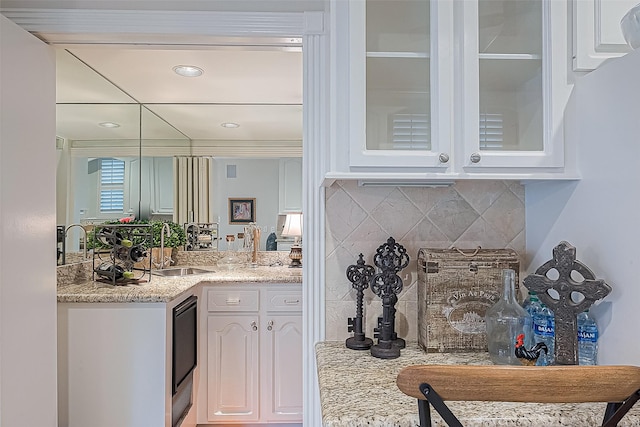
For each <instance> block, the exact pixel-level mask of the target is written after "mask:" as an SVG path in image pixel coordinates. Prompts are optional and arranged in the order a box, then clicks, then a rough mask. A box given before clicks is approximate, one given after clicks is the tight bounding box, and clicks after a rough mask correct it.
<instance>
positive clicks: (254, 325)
mask: <svg viewBox="0 0 640 427" xmlns="http://www.w3.org/2000/svg"><path fill="white" fill-rule="evenodd" d="M251 329H253V330H254V331H257V330H258V324H257V323H256V322H255V321H254V322H251Z"/></svg>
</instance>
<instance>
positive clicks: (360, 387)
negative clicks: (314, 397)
mask: <svg viewBox="0 0 640 427" xmlns="http://www.w3.org/2000/svg"><path fill="white" fill-rule="evenodd" d="M316 358H317V364H318V381H319V384H320V403H321V407H322V424H323V426H324V427H361V426H362V427H365V426H366V427H415V426H418V425H419V424H418V403H417V400H416V399H414V398H412V397H409V396H407V395H405V394H404V393H402V392H401V391H400V390H399V389H398V387H397V385H396V376H397V375H398V372H400V370H401V369H402V368H403V367H405V366H409V365H417V364H430V363H431V364H480V365H488V364H491V362H490V361H489V358H488V355H487V354H486V353H425V352H423V351H422V350H421V349H420V348H419V347H418V345H417V343H415V342H414V343H408V344H407V348H405V349H402V350H401V355H400V357H399V358H397V359H391V360H383V359H377V358H375V357H373V356H371V353H370V352H369V351H356V350H350V349H348V348H346V347H345V345H344V343H343V342H321V343H318V344H316ZM522 386H523V387H544V384H523V385H522ZM447 405H448V406H449V408H450V409H451V411H452V412H453V413H454V415H456V417H458V419H459V420H460V422H461V423H462V425H464V426H465V427H476V426H477V427H479V426H482V427H487V426H496V427H497V426H527V427H541V426H545V427H547V426H548V427H551V426H571V427H583V426H584V427H593V426H596V425H601V424H602V419H603V416H604V410H605V407H606V403H596V404H539V403H512V402H505V403H496V402H447ZM431 415H432V422H433V425H434V427H435V426H446V424H445V423H444V422H443V421H442V419H441V418H440V417H439V415H438V413H437V412H436V411H435V410H434V409H433V408H432V409H431ZM618 425H619V426H640V405H636V406H634V407H633V408H632V409H631V411H630V412H629V413H627V415H625V417H624V418H623V419H622V421H620V423H618Z"/></svg>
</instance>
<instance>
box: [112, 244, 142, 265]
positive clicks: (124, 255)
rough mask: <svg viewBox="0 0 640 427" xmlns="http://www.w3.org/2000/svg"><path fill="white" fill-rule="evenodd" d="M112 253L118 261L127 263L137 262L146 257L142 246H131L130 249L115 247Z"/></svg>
mask: <svg viewBox="0 0 640 427" xmlns="http://www.w3.org/2000/svg"><path fill="white" fill-rule="evenodd" d="M114 252H115V255H116V256H117V257H118V259H119V260H121V261H127V262H128V261H130V262H139V261H142V259H143V258H145V257H147V256H148V254H147V251H146V250H145V249H144V247H143V246H142V245H133V246H131V247H126V246H116V247H115V248H114Z"/></svg>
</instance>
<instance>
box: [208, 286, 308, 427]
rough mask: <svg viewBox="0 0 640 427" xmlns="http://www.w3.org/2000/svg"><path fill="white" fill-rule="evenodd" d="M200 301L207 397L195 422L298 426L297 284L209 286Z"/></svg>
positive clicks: (299, 323) (299, 337)
mask: <svg viewBox="0 0 640 427" xmlns="http://www.w3.org/2000/svg"><path fill="white" fill-rule="evenodd" d="M203 296H205V298H206V301H207V310H206V312H205V311H203V316H205V317H206V322H205V321H204V319H203V321H201V324H206V331H203V333H206V341H204V342H206V348H202V351H206V355H202V357H201V359H202V360H206V361H207V363H206V369H203V370H202V371H201V372H202V374H203V375H206V379H205V378H203V379H202V380H201V382H204V383H205V384H202V387H203V388H204V387H206V393H200V394H199V399H200V400H199V402H198V403H199V411H198V413H199V415H200V418H199V420H198V422H199V423H205V424H217V423H236V422H244V423H247V422H251V423H273V422H301V421H302V312H301V310H302V292H301V289H300V285H284V284H263V285H233V286H230V287H219V286H212V287H207V288H205V289H204V290H203ZM203 406H204V407H206V411H204V410H202V409H201V408H202V407H203ZM205 414H206V416H205V417H203V415H205ZM201 418H205V419H201Z"/></svg>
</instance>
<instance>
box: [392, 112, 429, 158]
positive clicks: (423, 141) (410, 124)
mask: <svg viewBox="0 0 640 427" xmlns="http://www.w3.org/2000/svg"><path fill="white" fill-rule="evenodd" d="M392 121H393V123H392V129H393V139H392V140H393V148H394V149H395V150H425V149H426V150H429V149H430V148H431V144H430V137H431V129H430V124H431V123H430V122H429V117H428V115H427V114H415V113H398V114H394V115H393V116H392Z"/></svg>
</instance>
